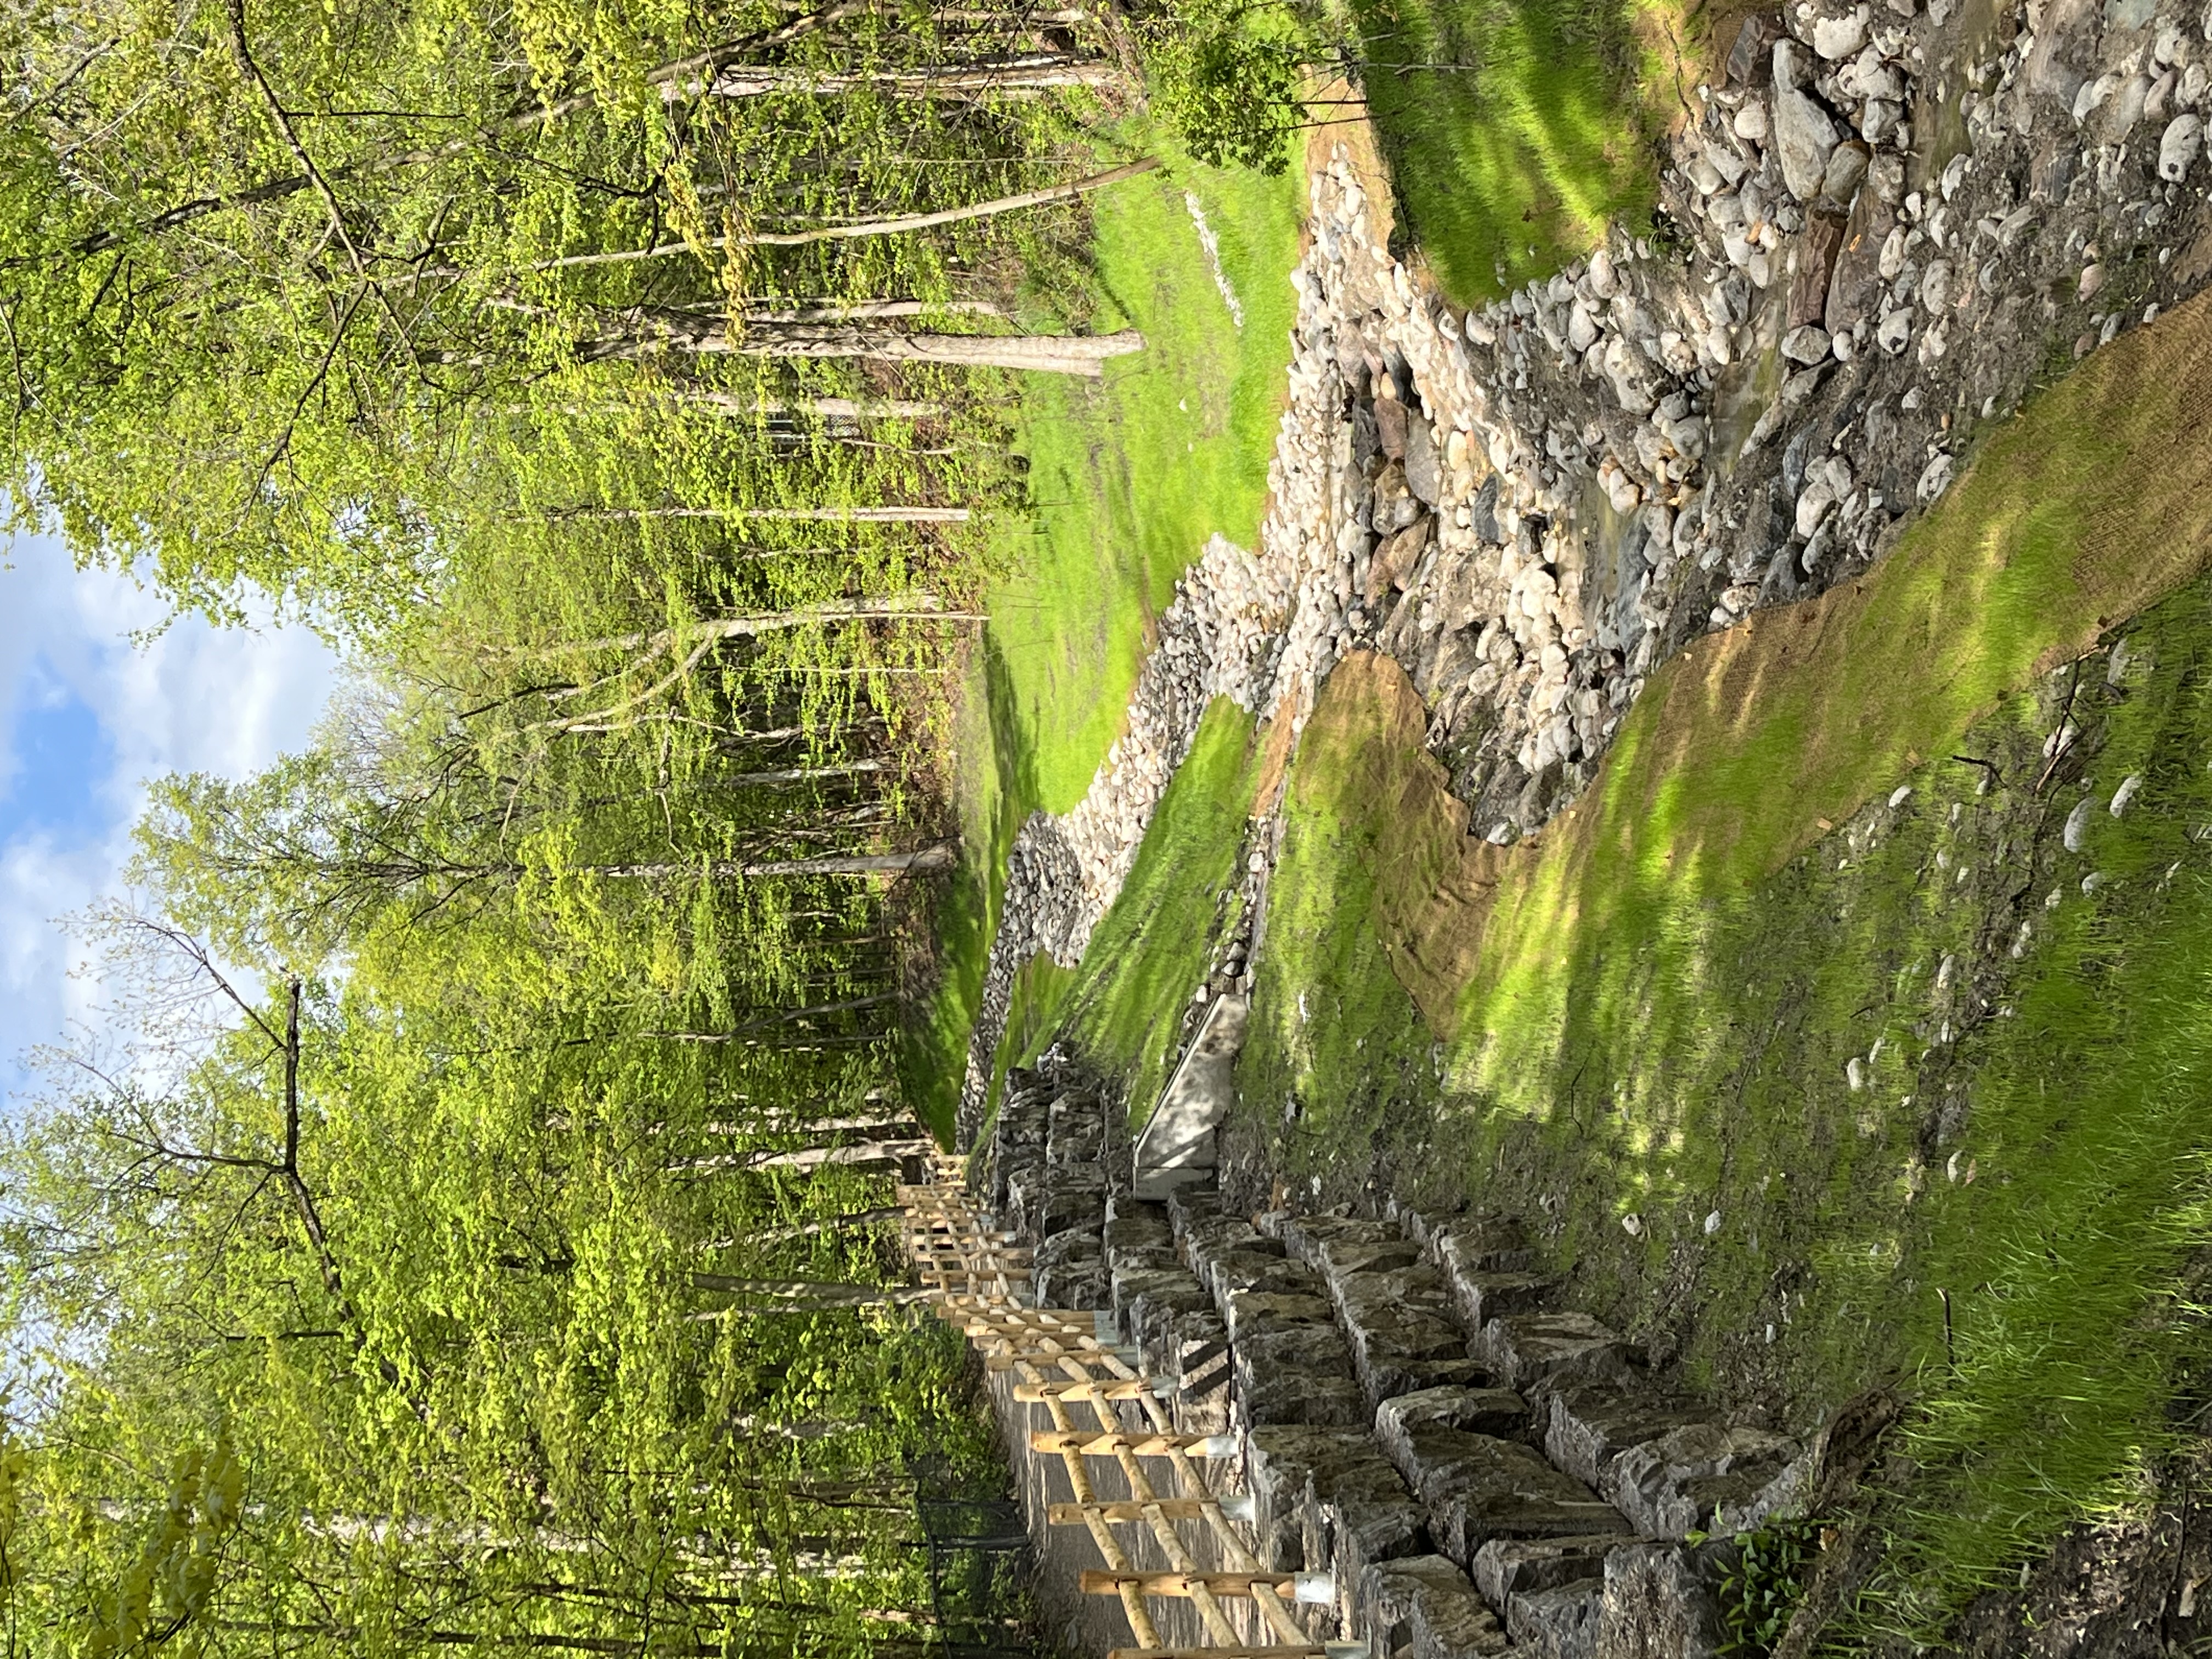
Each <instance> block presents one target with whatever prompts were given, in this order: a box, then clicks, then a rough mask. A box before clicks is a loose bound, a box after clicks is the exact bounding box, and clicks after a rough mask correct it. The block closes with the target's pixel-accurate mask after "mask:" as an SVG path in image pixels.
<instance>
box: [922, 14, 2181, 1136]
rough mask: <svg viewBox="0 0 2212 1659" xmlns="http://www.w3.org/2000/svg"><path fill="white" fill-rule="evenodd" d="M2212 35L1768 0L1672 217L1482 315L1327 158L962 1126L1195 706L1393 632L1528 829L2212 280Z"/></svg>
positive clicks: (1067, 826)
mask: <svg viewBox="0 0 2212 1659" xmlns="http://www.w3.org/2000/svg"><path fill="white" fill-rule="evenodd" d="M2208 40H2212V14H2200V13H2197V12H2188V11H2185V10H2184V9H2182V8H2181V7H2179V6H2178V5H2176V4H2174V3H2172V0H2106V3H2103V4H2102V5H2100V4H2098V3H2096V0H2033V3H2029V4H2025V5H2000V6H1998V7H1996V8H1994V9H1991V8H1984V7H1978V6H1963V5H1959V4H1956V3H1954V0H1934V3H1931V4H1929V5H1928V6H1926V7H1925V8H1923V7H1921V6H1920V5H1918V4H1917V3H1916V0H1883V3H1880V4H1872V5H1870V4H1865V3H1862V4H1858V5H1856V6H1852V7H1849V8H1845V7H1843V6H1840V5H1837V4H1833V3H1826V4H1822V3H1814V0H1807V3H1802V4H1797V5H1794V6H1791V7H1790V8H1789V9H1786V10H1785V11H1784V13H1782V14H1781V15H1778V16H1777V17H1772V18H1753V19H1752V20H1751V21H1748V22H1747V23H1746V24H1745V25H1744V27H1743V30H1742V33H1741V36H1740V38H1739V39H1738V40H1736V42H1735V46H1734V49H1733V51H1732V52H1730V54H1729V59H1728V63H1727V75H1726V78H1725V82H1724V84H1723V85H1721V86H1718V87H1700V88H1697V89H1696V93H1695V94H1694V99H1693V101H1692V104H1691V106H1690V108H1691V110H1692V115H1691V117H1690V118H1687V119H1686V121H1685V123H1684V125H1683V127H1682V130H1681V131H1680V132H1678V133H1677V134H1676V135H1675V137H1674V139H1673V140H1672V141H1671V143H1672V157H1671V159H1672V165H1671V166H1670V167H1668V168H1667V169H1666V171H1665V173H1664V175H1663V178H1662V199H1661V204H1660V212H1659V216H1658V218H1657V222H1656V229H1655V231H1654V233H1653V234H1652V235H1650V236H1647V237H1644V238H1641V239H1638V238H1633V237H1631V236H1629V235H1627V234H1624V233H1620V232H1618V231H1616V232H1615V233H1614V234H1613V235H1612V236H1611V237H1609V238H1608V240H1607V244H1606V246H1604V247H1603V248H1601V250H1600V251H1598V252H1596V253H1595V254H1594V255H1593V256H1592V257H1591V258H1589V260H1587V261H1585V262H1582V263H1578V264H1575V265H1573V266H1571V267H1570V268H1569V269H1568V270H1565V271H1563V272H1561V273H1560V274H1559V275H1558V276H1553V277H1552V278H1551V279H1549V280H1548V281H1546V282H1542V283H1532V284H1530V285H1528V287H1525V288H1523V289H1520V290H1518V291H1516V293H1514V294H1513V295H1512V296H1511V297H1510V300H1509V301H1503V302H1500V303H1498V304H1497V305H1493V306H1491V307H1486V308H1485V309H1483V310H1481V311H1479V312H1473V313H1460V312H1456V311H1455V310H1453V309H1452V308H1450V307H1448V306H1447V305H1446V304H1444V303H1443V301H1442V300H1441V299H1440V298H1438V297H1437V295H1434V294H1433V293H1431V292H1429V291H1428V290H1427V289H1425V288H1424V287H1422V286H1421V285H1420V284H1419V283H1417V282H1416V281H1415V280H1414V278H1413V276H1411V274H1410V273H1409V272H1408V270H1407V268H1406V267H1405V266H1404V265H1403V264H1400V263H1399V262H1398V261H1396V260H1395V259H1394V258H1391V257H1390V255H1389V252H1388V248H1387V230H1388V211H1387V207H1386V206H1384V205H1383V204H1377V203H1375V202H1373V201H1371V200H1370V199H1369V197H1368V195H1367V193H1366V192H1365V191H1363V189H1362V188H1361V185H1360V184H1359V183H1358V180H1357V179H1355V177H1354V175H1353V173H1352V168H1351V167H1350V165H1349V163H1348V161H1346V157H1345V155H1344V153H1343V152H1342V150H1341V149H1339V151H1338V153H1337V155H1336V158H1335V160H1334V161H1333V163H1332V164H1331V166H1330V167H1328V168H1327V169H1325V170H1323V171H1321V172H1318V173H1316V174H1315V176H1314V178H1313V179H1312V182H1311V201H1310V228H1311V233H1312V240H1311V246H1310V251H1309V252H1308V254H1307V256H1306V257H1305V258H1304V260H1303V261H1302V262H1301V264H1300V265H1299V266H1298V268H1297V270H1296V271H1295V272H1293V274H1292V281H1293V283H1294V284H1295V285H1296V287H1297V293H1298V301H1299V303H1298V313H1297V325H1296V329H1295V333H1294V339H1293V356H1292V362H1291V370H1290V397H1289V404H1288V407H1287V408H1286V409H1285V412H1284V415H1283V418H1282V423H1281V428H1280V431H1279V437H1278V441H1277V447H1276V454H1275V459H1274V461H1273V465H1272V467H1271V469H1270V473H1269V483H1270V485H1271V490H1272V495H1271V501H1270V504H1269V507H1268V510H1267V515H1266V518H1265V520H1264V522H1263V524H1262V526H1261V532H1260V536H1259V538H1258V546H1257V548H1256V550H1254V551H1252V552H1249V553H1248V552H1246V551H1245V550H1242V549H1238V548H1236V547H1233V546H1231V545H1230V544H1228V543H1226V542H1225V541H1223V540H1221V539H1220V538H1218V537H1217V538H1215V539H1214V541H1213V542H1212V543H1211V544H1209V545H1208V546H1207V548H1206V550H1205V551H1204V553H1203V555H1202V556H1200V559H1199V561H1198V562H1197V563H1196V564H1195V565H1194V567H1193V568H1192V569H1191V570H1190V572H1189V573H1188V574H1187V575H1186V576H1185V577H1184V579H1183V580H1182V583H1181V584H1180V586H1179V589H1178V592H1177V595H1176V600H1175V602H1174V604H1173V605H1171V606H1170V609H1169V611H1167V612H1166V614H1165V615H1164V617H1162V618H1161V622H1160V644H1159V646H1158V649H1157V650H1156V651H1155V652H1154V653H1153V654H1152V657H1151V658H1150V659H1148V660H1147V661H1146V664H1145V665H1144V668H1143V670H1142V671H1141V673H1140V675H1139V680H1138V684H1137V688H1136V691H1135V694H1134V696H1133V698H1132V700H1131V703H1130V708H1129V715H1128V729H1127V732H1126V734H1125V735H1124V736H1123V737H1122V738H1121V739H1120V740H1119V741H1118V742H1117V743H1116V744H1115V746H1114V749H1113V750H1112V751H1111V752H1109V755H1108V757H1107V759H1106V762H1105V763H1104V764H1103V765H1102V766H1101V767H1100V769H1099V770H1098V773H1097V777H1096V778H1095V779H1094V780H1093V782H1092V784H1091V789H1090V791H1089V793H1087V794H1086V796H1085V799H1083V801H1082V802H1081V803H1079V805H1077V806H1076V807H1075V808H1074V810H1073V811H1070V812H1068V813H1066V814H1065V815H1063V816H1061V817H1051V816H1048V815H1046V814H1043V813H1039V814H1037V815H1036V816H1035V817H1032V818H1031V819H1030V822H1029V823H1027V824H1026V825H1024V828H1023V829H1022V831H1021V834H1020V836H1018V840H1017V842H1016V845H1015V848H1014V853H1013V856H1012V861H1011V864H1010V867H1009V869H1008V872H1007V880H1006V901H1005V906H1004V912H1003V914H1004V917H1005V920H1004V922H1003V923H1002V926H1001V928H1000V934H999V936H998V938H997V939H996V940H995V941H994V945H993V947H992V951H991V957H990V961H989V963H988V966H987V971H986V977H985V983H984V991H983V1000H982V1005H981V1010H980V1013H979V1017H978V1019H977V1023H976V1027H975V1033H974V1036H973V1038H972V1041H971V1044H970V1048H969V1064H968V1072H967V1077H966V1079H965V1085H964V1088H963V1097H962V1102H961V1109H960V1115H959V1133H960V1137H961V1141H962V1144H963V1145H966V1144H969V1142H971V1141H972V1139H974V1137H975V1133H977V1131H978V1129H979V1128H980V1127H981V1122H982V1117H983V1113H984V1109H985V1107H986V1103H987V1101H986V1097H987V1092H988V1082H989V1073H990V1067H991V1064H992V1059H993V1056H994V1053H995V1051H996V1048H997V1045H998V1042H999V1038H1000V1035H1001V1033H1002V1032H1003V1030H1004V1029H1005V1020H1006V1009H1007V1003H1008V1000H1009V999H1010V997H1011V994H1012V983H1013V976H1014V973H1015V971H1016V969H1018V967H1019V966H1020V964H1021V963H1023V962H1024V961H1026V960H1027V959H1028V958H1029V957H1030V956H1032V955H1034V954H1036V953H1037V952H1038V951H1043V952H1044V953H1046V954H1048V955H1049V956H1050V957H1052V958H1053V959H1054V960H1055V961H1057V962H1060V963H1063V964H1069V965H1072V964H1073V963H1075V962H1076V961H1077V960H1079V958H1080V957H1081V955H1082V952H1083V949H1084V946H1085V944H1086V943H1087V942H1088V940H1089V938H1090V935H1091V930H1092V928H1093V927H1095V926H1096V925H1097V921H1098V920H1099V918H1100V917H1101V916H1103V915H1104V913H1105V911H1106V908H1107V907H1108V906H1109V905H1110V904H1111V903H1112V902H1113V899H1114V897H1115V895H1116V894H1117V893H1118V892H1119V890H1120V889H1121V883H1122V881H1123V879H1124V878H1126V877H1127V873H1128V871H1129V868H1130V866H1131V865H1132V863H1133V860H1134V858H1135V853H1136V847H1137V844H1138V842H1139V840H1140V839H1141V837H1142V836H1143V833H1144V830H1145V828H1146V825H1147V824H1148V823H1150V821H1151V817H1152V812H1153V811H1154V809H1155V808H1156V807H1157V806H1158V802H1159V799H1160V796H1161V794H1162V793H1163V792H1164V790H1165V788H1166V786H1167V783H1168V781H1169V779H1170V777H1172V776H1173V775H1174V772H1175V769H1176V766H1177V765H1179V764H1180V763H1181V762H1182V758H1183V756H1184V754H1185V753H1186V752H1187V750H1188V747H1189V744H1190V741H1191V738H1192V735H1193V733H1194V732H1195V730H1196V727H1197V723H1198V719H1199V716H1200V714H1201V713H1202V712H1203V709H1204V708H1205V706H1206V702H1207V701H1208V700H1209V699H1210V698H1212V696H1217V695H1218V696H1230V697H1231V698H1233V699H1235V700H1236V701H1237V703H1238V704H1239V705H1240V706H1242V707H1243V708H1247V709H1249V710H1250V711H1252V712H1254V713H1255V714H1260V715H1262V716H1264V717H1268V718H1276V719H1288V720H1291V721H1292V722H1293V723H1294V724H1303V721H1304V715H1305V714H1306V712H1307V711H1308V710H1309V709H1310V707H1311V705H1312V700H1313V697H1314V696H1315V693H1316V690H1317V688H1318V686H1319V684H1320V682H1321V680H1322V678H1323V677H1324V676H1325V675H1326V674H1327V672H1328V669H1329V667H1330V665H1332V664H1333V663H1334V662H1335V661H1336V660H1337V659H1340V657H1342V656H1343V655H1345V654H1346V653H1349V652H1351V651H1353V650H1358V649H1376V650H1381V651H1385V652H1388V653H1390V654H1391V655H1393V656H1394V657H1395V658H1396V659H1398V660H1399V661H1400V662H1401V663H1402V664H1403V665H1405V666H1406V668H1407V671H1408V672H1409V673H1410V674H1411V676H1412V677H1413V681H1414V684H1416V685H1417V686H1418V687H1419V690H1420V691H1421V693H1422V694H1423V696H1425V698H1426V699H1427V700H1428V702H1429V704H1430V707H1431V725H1430V730H1429V739H1430V744H1431V747H1432V749H1434V750H1436V751H1437V754H1438V756H1439V757H1440V758H1441V759H1442V760H1443V763H1445V765H1446V766H1447V768H1448V769H1449V773H1450V775H1451V779H1452V786H1453V788H1454V790H1455V793H1458V794H1459V795H1460V796H1461V797H1462V799H1465V800H1467V801H1468V803H1469V804H1470V805H1471V807H1472V809H1473V826H1474V833H1476V834H1480V835H1483V836H1487V837H1488V838H1490V839H1492V840H1493V841H1498V842H1507V841H1510V840H1512V839H1514V838H1516V837H1517V836H1521V835H1523V834H1526V833H1527V832H1528V831H1529V830H1531V829H1535V828H1536V827H1538V826H1539V825H1541V824H1542V823H1544V822H1546V821H1547V818H1548V817H1550V816H1551V815H1552V814H1553V812H1555V811H1558V810H1559V808H1560V807H1561V806H1562V805H1565V804H1566V803H1567V802H1568V801H1570V800H1571V799H1573V798H1574V797H1575V796H1576V794H1577V793H1578V792H1579V791H1580V790H1581V789H1582V788H1583V787H1585V786H1586V785H1587V784H1588V782H1589V780H1590V778H1591V776H1592V775H1593V773H1594V770H1595V765H1596V762H1597V760H1598V757H1600V756H1601V755H1602V753H1603V752H1604V750H1605V748H1606V746H1607V744H1608V742H1609V741H1610V740H1611V738H1612V736H1613V732H1614V730H1615V729H1616V727H1617V726H1618V725H1619V723H1620V718H1621V715H1622V714H1623V712H1624V711H1625V710H1626V708H1627V707H1628V705H1629V704H1630V703H1631V702H1632V701H1633V699H1634V698H1635V696H1636V695H1637V693H1638V690H1640V688H1641V687H1642V685H1643V683H1644V676H1645V675H1646V674H1647V673H1648V672H1649V671H1650V668H1651V667H1652V665H1654V664H1655V663H1656V662H1658V661H1661V660H1662V659H1664V658H1665V657H1667V656H1668V655H1669V654H1671V653H1673V652H1674V651H1676V650H1678V649H1680V647H1682V646H1683V645H1684V644H1686V642H1688V641H1690V640H1692V639H1693V638H1694V637H1696V636H1697V635H1700V634H1702V633H1705V632H1708V631H1711V630H1712V629H1720V628H1726V627H1729V626H1732V625H1733V624H1735V623H1736V622H1738V621H1740V620H1741V618H1742V617H1745V616H1747V615H1748V614H1749V613H1750V612H1752V611H1754V610H1757V609H1759V607H1761V606H1764V605H1773V604H1778V603H1784V602H1788V601H1790V600H1795V599H1802V598H1804V597H1807V596H1809V595H1811V594H1813V593H1815V592H1820V591H1821V590H1822V589H1824V588H1826V587H1827V586H1832V585H1833V584H1834V583H1836V582H1838V581H1840V580H1846V579H1848V578H1849V577H1850V576H1851V575H1853V574H1857V572H1860V571H1863V569H1864V568H1866V567H1867V565H1868V564H1869V563H1870V562H1872V561H1873V560H1875V559H1876V558H1879V557H1881V556H1882V555H1883V554H1884V553H1886V552H1887V550H1889V548H1890V547H1891V546H1892V545H1893V544H1894V542H1895V540H1896V538H1897V535H1898V534H1899V531H1900V530H1901V528H1902V527H1903V526H1904V525H1905V522H1906V521H1907V520H1908V519H1909V518H1910V517H1911V514H1913V513H1916V512H1917V511H1918V510H1920V509H1922V508H1924V507H1927V506H1928V505H1929V504H1930V503H1932V502H1933V501H1936V499H1937V498H1938V497H1940V496H1941V495H1942V493H1943V492H1944V491H1945V490H1946V489H1948V487H1949V485H1950V483H1951V481H1952V479H1953V477H1954V474H1955V471H1956V469H1957V466H1958V465H1959V459H1960V456H1961V455H1962V453H1964V451H1965V450H1966V447H1968V445H1969V444H1970V443H1971V442H1972V439H1973V436H1974V435H1975V434H1976V433H1977V432H1978V430H1979V429H1981V428H1982V427H1983V426H1984V424H1985V423H1986V422H1991V421H1993V420H1996V419H1999V418H2002V416H2006V415H2008V414H2010V413H2011V412H2012V411H2013V410H2015V408H2016V407H2017V405H2018V404H2019V402H2020V400H2021V398H2022V397H2023V396H2024V395H2025V394H2026V393H2027V391H2028V389H2029V388H2030V387H2031V386H2032V385H2033V383H2034V382H2035V381H2036V380H2037V379H2038V377H2039V376H2047V375H2048V374H2051V373H2052V372H2053V371H2054V365H2061V364H2063V363H2065V362H2069V361H2071V360H2074V359H2077V358H2079V357H2081V356H2086V355H2087V354H2088V353H2089V352H2090V351H2092V350H2094V349H2096V348H2097V347H2098V346H2099V345H2100V344H2103V343H2109V342H2110V341H2111V340H2112V338H2113V337H2114V336H2115V335H2116V334H2118V332H2119V331H2122V330H2124V329H2126V328H2129V327H2132V326H2136V325H2141V324H2142V323H2145V322H2148V321H2150V320H2152V319H2154V318H2155V316H2156V314H2157V313H2158V311H2159V310H2160V308H2161V307H2169V306H2172V304H2174V303H2176V302H2177V301H2179V300H2182V299H2185V298H2186V297H2188V295H2191V293H2193V292H2194V291H2195V290H2196V289H2197V288H2198V287H2200V286H2201V285H2202V284H2203V281H2204V279H2205V277H2206V276H2207V275H2208V274H2212V236H2208V234H2207V233H2206V227H2207V224H2208V222H2212V221H2208V214H2207V192H2206V191H2205V190H2204V188H2203V185H2204V182H2205V179H2206V178H2207V175H2208V173H2212V168H2208V166H2207V164H2206V163H2205V162H2204V161H2203V112H2204V111H2205V109H2206V107H2207V95H2208V91H2212V85H2208V70H2212V65H2208V53H2207V43H2208Z"/></svg>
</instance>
